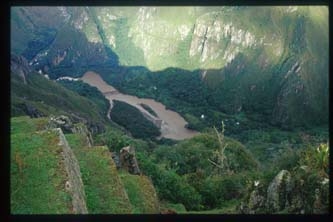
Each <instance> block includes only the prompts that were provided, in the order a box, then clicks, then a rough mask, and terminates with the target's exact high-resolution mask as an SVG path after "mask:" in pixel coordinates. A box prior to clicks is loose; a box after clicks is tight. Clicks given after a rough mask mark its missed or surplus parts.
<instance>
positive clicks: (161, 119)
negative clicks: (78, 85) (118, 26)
mask: <svg viewBox="0 0 333 222" xmlns="http://www.w3.org/2000/svg"><path fill="white" fill-rule="evenodd" d="M81 79H82V81H84V82H86V83H88V84H89V85H91V86H95V87H97V88H98V89H99V90H100V91H101V92H102V93H103V94H104V96H105V97H106V98H107V99H108V100H109V101H110V110H111V109H112V105H113V102H112V101H113V100H120V101H123V102H126V103H128V104H130V105H132V106H135V107H136V108H138V109H139V110H140V111H141V112H142V113H143V114H144V116H145V117H146V118H147V119H148V120H150V121H152V122H153V123H154V124H155V125H158V126H160V131H161V137H164V138H169V139H174V140H182V139H187V138H191V137H193V136H195V135H197V134H198V132H196V131H194V130H189V129H187V128H185V125H186V124H187V122H186V121H185V119H184V118H183V117H182V116H181V115H179V114H178V113H177V112H174V111H172V110H168V109H166V108H165V106H164V105H163V104H162V103H160V102H157V101H155V100H153V99H143V98H138V97H136V96H131V95H126V94H123V93H120V92H119V91H118V90H116V89H115V88H114V87H113V86H111V85H109V84H107V83H106V82H105V81H104V80H103V79H102V78H101V77H100V75H99V74H97V73H95V72H92V71H88V72H86V73H85V74H84V75H83V76H82V77H81ZM140 104H146V105H148V106H149V107H150V108H151V109H152V110H154V111H155V113H156V114H157V116H158V117H155V116H153V115H151V114H150V113H149V112H147V111H146V110H145V109H144V108H143V107H142V106H141V105H140ZM110 110H109V111H110Z"/></svg>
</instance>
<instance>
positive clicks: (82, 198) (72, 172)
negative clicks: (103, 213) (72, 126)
mask: <svg viewBox="0 0 333 222" xmlns="http://www.w3.org/2000/svg"><path fill="white" fill-rule="evenodd" d="M55 130H56V131H57V132H58V133H59V145H61V146H62V147H63V152H62V154H63V158H64V162H65V167H66V171H67V174H68V178H69V179H68V181H67V182H66V185H65V186H66V189H68V190H69V191H70V193H71V195H72V205H73V211H74V213H76V214H87V213H88V210H87V205H86V195H85V192H84V187H83V182H82V178H81V172H80V167H79V163H78V161H77V159H76V157H75V155H74V153H73V151H72V149H71V148H70V146H69V145H68V142H67V140H66V138H65V135H64V134H63V132H62V130H61V129H60V128H56V129H55Z"/></svg>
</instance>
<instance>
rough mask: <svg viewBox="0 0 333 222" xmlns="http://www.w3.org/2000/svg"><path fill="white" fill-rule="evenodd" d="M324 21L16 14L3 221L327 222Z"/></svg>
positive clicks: (83, 10) (236, 14) (119, 10)
mask: <svg viewBox="0 0 333 222" xmlns="http://www.w3.org/2000/svg"><path fill="white" fill-rule="evenodd" d="M328 11H329V10H328V7H327V6H324V5H323V6H319V5H318V6H306V5H303V6H212V7H211V6H205V7H201V6H200V7H199V6H184V7H180V6H165V7H159V6H157V7H152V6H133V7H125V6H115V7H114V6H110V7H100V6H98V7H97V6H96V7H95V6H87V7H79V6H78V7H76V6H70V7H67V6H64V7H34V6H33V7H32V6H31V7H30V6H17V7H16V6H15V7H12V8H11V17H10V19H11V23H10V26H11V33H10V34H11V42H10V46H11V60H10V73H8V75H10V86H11V87H10V90H11V91H10V99H11V104H10V112H11V120H10V154H11V155H10V180H11V183H10V184H11V185H10V186H11V187H10V197H11V202H10V210H11V213H12V214H14V215H16V214H18V215H20V214H326V213H327V212H329V200H330V195H329V183H330V177H329V168H330V167H329V166H330V164H329V159H330V149H329V148H330V145H329V139H330V138H329V137H330V132H329V121H328V120H329V109H328V108H329V84H328V80H329V69H328V64H329V56H328V55H329V53H328V48H329V47H328V45H329V35H328ZM55 18H56V19H55Z"/></svg>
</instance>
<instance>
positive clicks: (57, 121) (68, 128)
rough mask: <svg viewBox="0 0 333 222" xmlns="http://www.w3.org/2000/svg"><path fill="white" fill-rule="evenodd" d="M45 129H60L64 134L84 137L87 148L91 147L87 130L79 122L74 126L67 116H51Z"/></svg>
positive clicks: (91, 142) (90, 137)
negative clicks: (75, 134) (76, 134)
mask: <svg viewBox="0 0 333 222" xmlns="http://www.w3.org/2000/svg"><path fill="white" fill-rule="evenodd" d="M47 128H51V129H52V128H61V130H62V131H63V132H64V133H78V134H81V135H84V136H85V137H86V140H87V143H86V144H87V146H88V147H91V146H93V143H94V141H93V138H92V136H91V133H90V132H89V130H88V128H87V127H86V126H85V125H84V124H83V123H81V122H79V123H77V124H74V123H73V122H72V120H71V119H70V118H69V117H68V116H65V115H60V116H57V117H53V116H52V117H51V118H50V120H49V122H48V126H47Z"/></svg>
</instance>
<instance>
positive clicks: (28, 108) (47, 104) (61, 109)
mask: <svg viewBox="0 0 333 222" xmlns="http://www.w3.org/2000/svg"><path fill="white" fill-rule="evenodd" d="M26 78H27V84H24V83H23V82H22V79H21V78H20V77H19V76H17V75H14V74H13V75H12V77H11V94H10V96H11V116H21V115H29V116H32V117H38V116H49V115H51V114H53V115H61V114H64V115H68V116H71V117H72V118H73V120H74V121H83V122H85V123H87V125H88V126H89V127H90V126H91V127H93V128H95V129H96V130H94V131H95V132H97V131H100V132H101V131H103V128H104V125H105V121H108V120H107V117H106V113H107V109H108V108H107V106H106V104H105V102H106V101H105V98H102V97H101V96H100V93H99V92H96V89H94V88H92V87H90V86H87V85H84V84H83V83H82V84H80V83H78V84H77V85H75V87H74V85H73V86H72V88H73V89H74V88H75V89H77V90H78V91H79V93H81V94H84V93H86V95H87V97H83V96H80V95H79V94H78V93H76V92H73V91H72V90H69V89H67V88H65V87H64V86H62V85H60V84H57V83H55V82H53V81H50V80H48V79H46V78H44V77H43V76H42V75H39V74H36V73H31V74H29V75H28V76H27V77H26ZM67 86H68V87H69V85H68V84H67Z"/></svg>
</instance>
